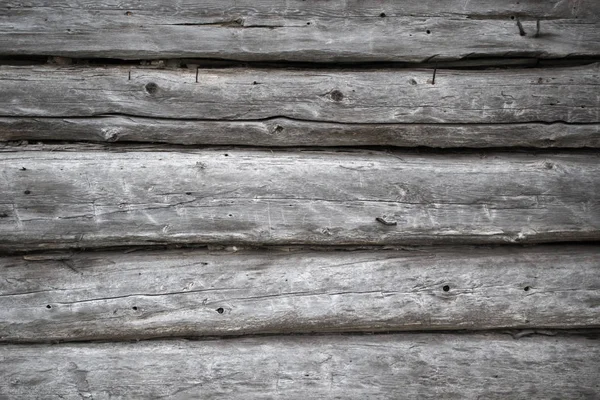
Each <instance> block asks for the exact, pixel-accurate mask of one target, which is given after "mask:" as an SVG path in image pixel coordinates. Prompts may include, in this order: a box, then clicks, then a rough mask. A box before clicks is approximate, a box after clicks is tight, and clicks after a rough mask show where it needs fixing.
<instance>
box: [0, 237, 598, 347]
mask: <svg viewBox="0 0 600 400" xmlns="http://www.w3.org/2000/svg"><path fill="white" fill-rule="evenodd" d="M0 271H2V277H3V278H4V279H3V281H1V282H0V341H5V342H50V341H76V340H106V339H108V340H127V339H148V338H157V337H158V338H161V337H182V336H183V337H192V336H207V335H208V336H222V335H242V334H258V333H299V332H340V331H341V332H345V331H348V332H349V331H368V332H371V331H382V330H383V331H389V330H392V331H400V330H431V329H434V330H439V329H443V330H451V329H495V328H589V327H600V312H599V308H600V248H599V247H598V246H556V245H554V246H540V247H534V248H513V247H511V248H470V247H463V246H461V247H457V248H430V249H425V248H421V249H417V250H415V251H376V250H375V251H346V252H341V251H329V252H320V251H317V252H315V251H294V252H277V251H238V252H234V253H228V252H215V251H212V252H211V251H202V250H186V251H184V250H177V251H145V250H139V251H138V252H135V253H130V254H127V253H123V252H121V251H120V252H102V253H96V252H93V253H83V254H71V255H70V254H62V255H61V254H35V255H26V256H20V257H3V258H0Z"/></svg>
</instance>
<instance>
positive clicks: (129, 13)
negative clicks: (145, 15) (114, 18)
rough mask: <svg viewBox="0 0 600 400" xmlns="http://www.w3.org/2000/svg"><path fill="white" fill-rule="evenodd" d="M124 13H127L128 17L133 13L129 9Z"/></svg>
mask: <svg viewBox="0 0 600 400" xmlns="http://www.w3.org/2000/svg"><path fill="white" fill-rule="evenodd" d="M125 15H127V16H128V17H131V16H132V15H133V13H132V12H131V11H127V12H126V13H125Z"/></svg>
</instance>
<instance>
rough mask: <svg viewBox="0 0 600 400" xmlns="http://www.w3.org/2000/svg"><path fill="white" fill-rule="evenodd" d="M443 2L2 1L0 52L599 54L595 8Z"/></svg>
mask: <svg viewBox="0 0 600 400" xmlns="http://www.w3.org/2000/svg"><path fill="white" fill-rule="evenodd" d="M443 3H444V4H439V2H437V1H434V0H429V1H418V2H400V3H398V2H397V1H393V0H386V1H378V2H376V3H369V2H362V1H351V2H348V1H344V0H335V1H327V2H318V3H317V4H313V3H312V2H308V3H307V2H303V1H300V0H293V1H286V2H285V3H284V4H282V3H281V2H279V1H275V0H270V1H259V2H257V1H249V0H245V1H234V0H228V1H215V0H213V1H209V2H201V3H194V2H188V3H186V4H181V3H179V2H172V1H168V0H155V1H150V2H144V4H143V6H141V5H140V4H138V3H136V2H131V1H128V2H123V1H116V0H105V1H91V2H90V1H86V2H82V1H74V0H71V1H49V0H36V1H28V2H27V3H26V4H23V3H22V2H20V1H12V0H11V1H8V2H6V1H5V2H4V4H3V6H2V8H1V9H0V12H1V14H0V16H2V18H1V19H0V54H1V55H15V56H22V55H38V54H46V55H55V56H67V57H109V58H110V57H116V58H126V59H141V58H175V57H201V58H207V57H209V58H221V59H236V60H288V61H312V62H314V61H317V62H324V61H382V60H385V61H417V62H418V61H423V60H429V59H432V58H434V57H435V58H436V59H440V60H443V59H459V58H463V57H473V56H475V57H481V56H506V55H512V56H524V55H525V56H536V57H542V58H562V57H567V56H590V55H593V56H596V55H598V54H600V29H599V28H600V7H599V6H598V4H597V2H595V1H591V0H590V1H577V2H572V1H566V0H551V1H544V2H540V1H535V0H524V1H520V2H514V1H509V0H502V1H492V0H486V1H477V2H469V1H466V2H465V1H464V0H452V1H446V2H443ZM537 20H539V21H540V30H539V31H538V29H537V26H536V21H537ZM518 23H520V24H521V27H522V29H519V26H518Z"/></svg>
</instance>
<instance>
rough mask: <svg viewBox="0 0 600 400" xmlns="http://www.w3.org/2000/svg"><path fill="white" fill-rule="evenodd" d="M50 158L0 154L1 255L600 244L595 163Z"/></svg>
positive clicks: (145, 154)
mask: <svg viewBox="0 0 600 400" xmlns="http://www.w3.org/2000/svg"><path fill="white" fill-rule="evenodd" d="M46 149H47V150H45V151H19V150H17V151H12V152H11V151H4V152H2V153H1V157H0V171H2V173H1V174H0V183H1V185H2V186H3V190H2V191H0V216H2V218H0V249H2V250H24V249H32V248H68V247H101V246H113V245H136V244H152V243H190V242H193V243H200V242H202V243H223V242H231V243H247V244H373V245H380V244H394V243H396V244H400V243H402V244H410V243H421V244H423V243H448V242H453V243H455V242H460V243H506V242H507V241H508V242H543V241H577V240H598V239H600V212H599V210H600V204H599V202H598V199H599V198H600V196H599V192H600V163H599V162H598V160H599V158H598V157H599V154H597V153H580V154H568V153H563V154H556V155H552V154H537V155H535V154H524V153H523V154H510V153H509V154H504V153H488V154H485V155H480V154H472V153H471V154H468V153H460V154H419V153H410V152H407V151H402V152H400V151H398V152H376V151H353V152H336V151H300V150H297V151H268V150H216V149H213V150H189V151H186V152H182V151H160V149H157V148H153V149H154V150H156V151H124V150H118V149H117V150H115V151H97V150H89V151H79V152H77V151H76V150H77V146H73V148H72V150H75V151H73V152H67V151H52V149H51V146H47V147H46ZM80 150H84V148H83V147H81V148H80Z"/></svg>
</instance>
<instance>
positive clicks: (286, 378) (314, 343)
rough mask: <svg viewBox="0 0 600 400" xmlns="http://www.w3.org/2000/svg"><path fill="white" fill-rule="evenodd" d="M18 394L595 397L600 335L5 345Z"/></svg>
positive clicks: (3, 354) (10, 394)
mask: <svg viewBox="0 0 600 400" xmlns="http://www.w3.org/2000/svg"><path fill="white" fill-rule="evenodd" d="M0 358H1V359H2V362H1V363H0V375H2V377H3V379H2V380H0V395H1V396H3V397H5V398H10V399H46V398H50V397H52V398H54V397H56V398H62V399H78V400H79V399H81V398H84V399H87V398H90V399H91V398H93V399H99V400H101V399H132V398H136V399H142V398H143V399H160V398H169V399H189V398H202V399H222V398H227V399H233V400H235V399H244V400H245V399H248V398H252V399H273V398H282V399H305V398H306V397H307V394H309V395H310V397H311V398H318V399H342V398H343V399H348V398H351V399H404V398H415V399H416V398H419V399H440V398H441V399H472V400H475V399H502V400H504V399H531V398H536V399H596V398H598V397H600V385H599V383H598V382H599V379H598V371H599V370H600V361H599V360H600V346H598V340H597V339H593V338H586V337H580V336H566V337H545V336H534V337H528V338H522V339H518V340H515V339H513V338H511V337H510V336H509V335H492V334H489V335H451V334H403V335H374V336H321V337H309V336H292V337H264V338H254V339H235V340H215V341H199V342H198V341H149V342H138V343H106V344H62V345H54V346H49V345H32V346H23V345H4V346H0Z"/></svg>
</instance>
